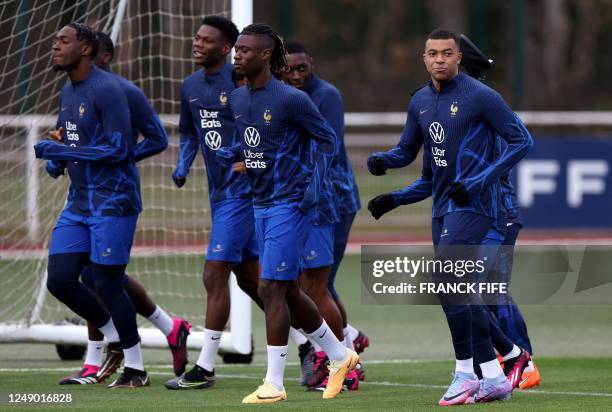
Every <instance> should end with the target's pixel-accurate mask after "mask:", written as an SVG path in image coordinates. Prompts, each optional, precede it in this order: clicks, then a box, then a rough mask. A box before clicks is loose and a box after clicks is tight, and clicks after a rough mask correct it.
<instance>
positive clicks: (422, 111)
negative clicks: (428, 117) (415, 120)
mask: <svg viewBox="0 0 612 412" xmlns="http://www.w3.org/2000/svg"><path fill="white" fill-rule="evenodd" d="M428 110H429V109H425V110H419V114H425V113H426V112H427V111H428Z"/></svg>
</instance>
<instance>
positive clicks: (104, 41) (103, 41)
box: [96, 31, 115, 56]
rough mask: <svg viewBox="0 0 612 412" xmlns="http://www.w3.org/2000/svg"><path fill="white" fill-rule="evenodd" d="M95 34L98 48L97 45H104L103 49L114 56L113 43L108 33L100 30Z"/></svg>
mask: <svg viewBox="0 0 612 412" xmlns="http://www.w3.org/2000/svg"><path fill="white" fill-rule="evenodd" d="M96 36H98V48H99V45H104V50H106V51H107V52H108V53H110V54H112V55H113V56H114V55H115V45H114V44H113V39H111V38H110V36H109V35H108V34H106V33H104V32H101V31H99V32H96Z"/></svg>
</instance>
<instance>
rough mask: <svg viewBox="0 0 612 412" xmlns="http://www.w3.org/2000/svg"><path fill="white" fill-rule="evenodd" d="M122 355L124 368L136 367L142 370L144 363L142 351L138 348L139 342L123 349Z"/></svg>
mask: <svg viewBox="0 0 612 412" xmlns="http://www.w3.org/2000/svg"><path fill="white" fill-rule="evenodd" d="M123 356H125V363H124V366H125V367H126V368H132V369H138V370H139V371H144V364H143V362H142V351H141V350H140V343H137V344H136V345H134V346H132V347H130V348H127V349H123Z"/></svg>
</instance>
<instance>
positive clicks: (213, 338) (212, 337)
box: [210, 336, 221, 340]
mask: <svg viewBox="0 0 612 412" xmlns="http://www.w3.org/2000/svg"><path fill="white" fill-rule="evenodd" d="M210 339H211V340H219V339H221V336H219V337H218V338H215V337H214V336H211V337H210Z"/></svg>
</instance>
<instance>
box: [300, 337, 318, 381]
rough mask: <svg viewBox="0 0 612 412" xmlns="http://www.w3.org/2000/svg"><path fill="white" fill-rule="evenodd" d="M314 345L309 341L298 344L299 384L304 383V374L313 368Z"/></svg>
mask: <svg viewBox="0 0 612 412" xmlns="http://www.w3.org/2000/svg"><path fill="white" fill-rule="evenodd" d="M314 353H315V352H314V347H313V346H312V344H311V343H310V342H309V341H306V343H303V344H301V345H300V346H298V356H299V357H300V370H301V376H300V385H306V376H307V375H308V374H309V373H310V372H311V371H312V370H313V369H314Z"/></svg>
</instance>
